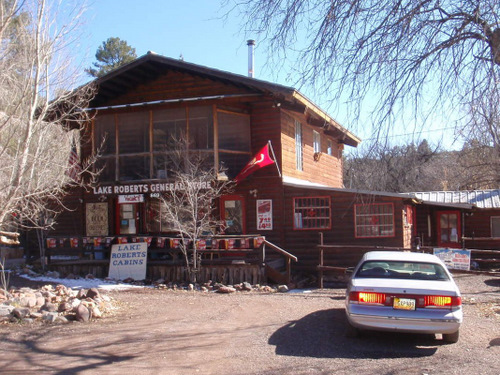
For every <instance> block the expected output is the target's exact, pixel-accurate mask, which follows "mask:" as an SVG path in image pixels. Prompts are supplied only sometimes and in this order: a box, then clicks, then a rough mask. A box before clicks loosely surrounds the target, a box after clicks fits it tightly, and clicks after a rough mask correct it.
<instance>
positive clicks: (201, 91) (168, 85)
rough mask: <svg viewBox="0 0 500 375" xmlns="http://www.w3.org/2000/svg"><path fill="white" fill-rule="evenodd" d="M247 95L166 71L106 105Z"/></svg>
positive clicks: (208, 80)
mask: <svg viewBox="0 0 500 375" xmlns="http://www.w3.org/2000/svg"><path fill="white" fill-rule="evenodd" d="M247 93H252V92H251V91H250V90H246V89H243V88H241V87H238V86H236V85H231V84H225V83H222V82H219V81H215V80H210V79H208V78H202V77H197V76H195V75H192V74H187V73H183V72H177V71H168V72H167V73H165V74H162V75H161V76H160V77H158V78H157V79H155V80H153V81H150V82H146V83H141V84H139V85H137V86H136V87H135V88H134V90H131V91H128V92H127V93H125V94H123V95H120V96H117V97H115V98H113V99H112V100H110V101H109V103H107V105H110V106H113V105H120V104H131V103H143V102H149V101H156V100H169V99H181V98H195V97H201V96H214V95H233V94H247Z"/></svg>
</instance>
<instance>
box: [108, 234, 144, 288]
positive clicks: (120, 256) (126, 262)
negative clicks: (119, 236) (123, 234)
mask: <svg viewBox="0 0 500 375" xmlns="http://www.w3.org/2000/svg"><path fill="white" fill-rule="evenodd" d="M147 260H148V244H147V242H137V243H124V244H118V245H113V246H111V257H110V260H109V277H110V278H112V279H115V280H125V279H128V278H132V279H134V280H144V279H145V278H146V264H147Z"/></svg>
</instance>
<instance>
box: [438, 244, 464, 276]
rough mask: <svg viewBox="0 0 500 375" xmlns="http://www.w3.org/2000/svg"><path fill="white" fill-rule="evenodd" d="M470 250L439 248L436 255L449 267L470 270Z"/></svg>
mask: <svg viewBox="0 0 500 375" xmlns="http://www.w3.org/2000/svg"><path fill="white" fill-rule="evenodd" d="M470 253H471V252H470V250H460V249H448V248H437V249H434V255H436V256H437V257H438V258H439V259H441V260H442V261H443V263H444V264H445V265H446V267H448V269H453V270H466V271H469V270H470Z"/></svg>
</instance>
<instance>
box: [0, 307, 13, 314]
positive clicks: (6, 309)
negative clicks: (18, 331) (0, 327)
mask: <svg viewBox="0 0 500 375" xmlns="http://www.w3.org/2000/svg"><path fill="white" fill-rule="evenodd" d="M12 310H14V306H10V305H0V317H2V316H10V314H11V313H12Z"/></svg>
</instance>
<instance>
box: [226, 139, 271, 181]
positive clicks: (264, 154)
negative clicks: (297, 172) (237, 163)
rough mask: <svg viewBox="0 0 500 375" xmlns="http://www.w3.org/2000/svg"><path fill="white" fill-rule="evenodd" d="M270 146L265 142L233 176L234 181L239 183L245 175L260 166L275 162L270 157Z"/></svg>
mask: <svg viewBox="0 0 500 375" xmlns="http://www.w3.org/2000/svg"><path fill="white" fill-rule="evenodd" d="M269 152H270V147H269V142H267V143H266V145H265V146H264V147H262V148H261V149H260V151H259V152H258V153H257V154H256V155H255V156H254V157H253V159H252V160H250V161H249V162H248V164H247V165H246V166H245V167H244V168H243V169H242V170H241V172H240V173H238V175H237V176H236V177H235V179H234V180H235V181H236V183H237V184H239V183H240V182H241V181H243V180H244V179H245V178H246V177H248V176H249V175H251V174H252V173H254V172H255V171H257V170H259V169H260V168H264V167H265V166H267V165H270V164H273V163H275V161H274V160H273V159H272V158H271V155H270V153H269Z"/></svg>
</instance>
